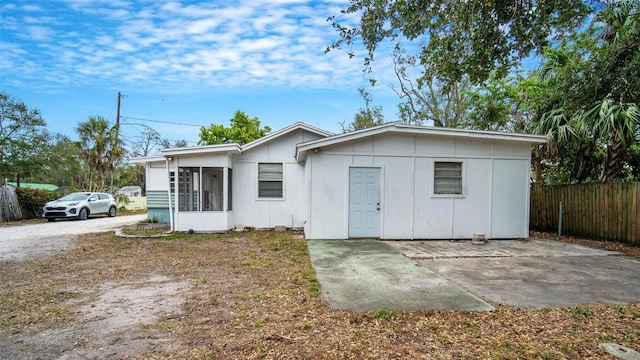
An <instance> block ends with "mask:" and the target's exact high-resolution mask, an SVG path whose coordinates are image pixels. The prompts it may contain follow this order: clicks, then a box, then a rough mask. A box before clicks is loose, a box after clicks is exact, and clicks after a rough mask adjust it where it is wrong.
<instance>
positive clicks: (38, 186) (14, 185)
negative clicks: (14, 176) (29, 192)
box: [7, 181, 59, 191]
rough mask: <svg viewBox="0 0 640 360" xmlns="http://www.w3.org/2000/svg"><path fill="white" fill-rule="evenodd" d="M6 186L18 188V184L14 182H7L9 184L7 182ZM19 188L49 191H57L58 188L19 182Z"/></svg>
mask: <svg viewBox="0 0 640 360" xmlns="http://www.w3.org/2000/svg"><path fill="white" fill-rule="evenodd" d="M7 185H9V186H11V187H13V188H15V187H17V186H18V183H17V182H14V181H9V182H7ZM20 187H21V188H29V189H37V190H51V191H55V190H58V188H59V186H58V185H53V184H38V183H25V182H20Z"/></svg>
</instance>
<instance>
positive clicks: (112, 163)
mask: <svg viewBox="0 0 640 360" xmlns="http://www.w3.org/2000/svg"><path fill="white" fill-rule="evenodd" d="M123 96H124V95H122V94H121V93H120V91H118V106H117V107H116V134H115V140H114V143H113V145H112V146H113V147H112V149H111V150H114V149H115V150H117V152H116V154H119V153H120V148H119V143H118V135H119V133H120V99H122V97H123ZM114 161H115V159H113V158H112V159H111V182H110V183H109V192H113V172H114V171H115V169H116V167H115V164H114Z"/></svg>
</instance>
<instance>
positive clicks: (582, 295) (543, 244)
mask: <svg viewBox="0 0 640 360" xmlns="http://www.w3.org/2000/svg"><path fill="white" fill-rule="evenodd" d="M385 244H387V245H389V246H391V247H393V248H394V249H396V250H397V251H398V252H400V253H402V254H404V255H405V256H407V257H409V258H410V259H412V260H413V261H415V262H417V263H419V264H421V265H423V266H425V267H426V268H427V269H429V270H431V271H433V272H435V273H437V274H438V275H441V276H443V277H444V278H446V279H448V280H450V281H452V282H454V283H455V284H457V285H459V286H461V287H462V288H464V289H466V290H468V291H469V292H471V293H473V294H475V295H476V296H478V297H480V298H482V299H485V300H487V301H489V302H490V303H492V304H495V305H500V304H502V305H511V306H519V307H531V308H544V307H558V306H573V305H578V304H589V303H604V304H626V303H631V302H637V301H640V277H638V274H640V261H638V260H637V259H634V258H628V257H624V256H616V255H619V254H618V253H616V252H612V251H606V250H600V249H593V248H588V247H584V246H580V245H575V244H567V243H562V242H558V241H551V240H543V239H530V240H528V241H519V240H496V241H491V242H489V243H488V244H485V245H473V244H471V242H469V241H458V242H456V241H413V242H409V241H387V242H385Z"/></svg>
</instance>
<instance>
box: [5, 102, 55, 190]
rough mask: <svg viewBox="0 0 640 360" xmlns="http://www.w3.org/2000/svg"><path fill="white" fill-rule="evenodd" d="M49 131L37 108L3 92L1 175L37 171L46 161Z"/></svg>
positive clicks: (27, 173)
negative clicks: (45, 152) (30, 106)
mask: <svg viewBox="0 0 640 360" xmlns="http://www.w3.org/2000/svg"><path fill="white" fill-rule="evenodd" d="M49 138H50V135H49V133H48V131H47V130H46V123H45V121H44V119H43V118H42V115H41V114H40V111H39V110H38V109H29V107H27V105H26V104H25V103H23V102H21V101H18V100H16V99H13V98H12V97H11V96H9V95H8V94H6V93H4V92H0V178H10V179H17V180H20V178H21V177H22V178H24V177H28V176H29V175H32V174H35V173H38V172H39V171H40V169H41V167H42V165H44V164H46V158H45V156H44V153H43V149H45V148H46V146H47V143H48V141H49Z"/></svg>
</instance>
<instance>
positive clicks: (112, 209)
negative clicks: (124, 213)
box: [107, 206, 116, 217]
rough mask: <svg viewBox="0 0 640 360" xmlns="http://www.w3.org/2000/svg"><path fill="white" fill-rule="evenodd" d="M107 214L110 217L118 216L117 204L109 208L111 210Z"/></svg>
mask: <svg viewBox="0 0 640 360" xmlns="http://www.w3.org/2000/svg"><path fill="white" fill-rule="evenodd" d="M107 215H108V216H109V217H114V216H116V207H115V206H112V207H110V208H109V212H108V213H107Z"/></svg>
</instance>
